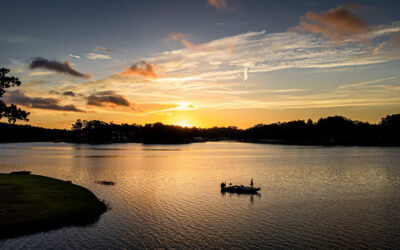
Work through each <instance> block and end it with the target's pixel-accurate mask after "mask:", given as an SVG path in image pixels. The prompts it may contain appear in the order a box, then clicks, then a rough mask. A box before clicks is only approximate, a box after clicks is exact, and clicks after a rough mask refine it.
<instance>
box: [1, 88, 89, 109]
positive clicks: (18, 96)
mask: <svg viewBox="0 0 400 250" xmlns="http://www.w3.org/2000/svg"><path fill="white" fill-rule="evenodd" d="M5 100H6V101H8V102H10V103H15V104H20V105H23V106H25V107H29V108H37V109H50V110H60V111H72V112H84V111H83V110H80V109H78V108H77V107H75V105H60V104H59V102H60V101H61V100H60V99H57V98H42V97H29V96H27V95H25V94H24V93H22V92H21V91H19V90H15V91H10V92H9V93H7V96H6V98H5Z"/></svg>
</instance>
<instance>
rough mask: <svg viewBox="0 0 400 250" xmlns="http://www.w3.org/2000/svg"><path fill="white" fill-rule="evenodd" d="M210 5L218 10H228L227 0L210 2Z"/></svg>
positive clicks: (209, 0) (210, 0)
mask: <svg viewBox="0 0 400 250" xmlns="http://www.w3.org/2000/svg"><path fill="white" fill-rule="evenodd" d="M208 3H209V4H211V5H212V6H214V7H215V8H216V9H217V10H226V9H227V8H228V4H227V2H226V1H225V0H208Z"/></svg>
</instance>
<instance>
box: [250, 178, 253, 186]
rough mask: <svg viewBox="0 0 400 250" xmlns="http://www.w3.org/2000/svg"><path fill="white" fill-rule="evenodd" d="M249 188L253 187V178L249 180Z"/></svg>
mask: <svg viewBox="0 0 400 250" xmlns="http://www.w3.org/2000/svg"><path fill="white" fill-rule="evenodd" d="M250 186H251V187H253V178H251V181H250Z"/></svg>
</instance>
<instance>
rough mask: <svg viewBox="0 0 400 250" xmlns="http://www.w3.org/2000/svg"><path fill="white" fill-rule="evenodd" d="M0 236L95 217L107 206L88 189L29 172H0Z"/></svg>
mask: <svg viewBox="0 0 400 250" xmlns="http://www.w3.org/2000/svg"><path fill="white" fill-rule="evenodd" d="M0 201H1V203H0V204H2V205H1V207H0V240H6V239H10V238H15V237H20V236H25V235H29V234H34V233H39V232H45V231H50V230H55V229H59V228H62V227H66V226H86V225H90V224H93V223H95V222H97V221H98V219H99V218H100V216H101V215H102V214H103V213H104V212H106V210H107V206H106V205H105V203H104V202H103V201H100V200H99V199H98V198H97V197H96V196H95V195H94V194H93V193H92V192H91V191H90V190H88V189H86V188H84V187H81V186H78V185H75V184H72V183H71V182H69V181H62V180H58V179H54V178H50V177H46V176H41V175H31V174H30V173H29V172H14V173H9V174H0Z"/></svg>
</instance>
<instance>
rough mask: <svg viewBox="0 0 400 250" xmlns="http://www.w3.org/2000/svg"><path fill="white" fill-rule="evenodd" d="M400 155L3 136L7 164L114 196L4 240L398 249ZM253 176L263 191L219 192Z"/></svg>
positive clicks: (399, 151)
mask: <svg viewBox="0 0 400 250" xmlns="http://www.w3.org/2000/svg"><path fill="white" fill-rule="evenodd" d="M399 163H400V148H390V147H316V146H286V145H267V144H251V143H239V142H207V143H194V144H186V145H142V144H135V143H127V144H109V145H82V144H67V143H9V144H0V172H10V171H19V170H30V171H32V173H33V174H39V175H46V176H50V177H54V178H58V179H62V180H71V181H72V182H73V183H75V184H78V185H81V186H84V187H86V188H88V189H90V190H91V191H93V192H94V193H95V194H96V195H97V197H99V198H100V199H102V200H105V201H106V202H107V203H108V204H109V205H110V206H111V210H109V211H107V212H106V213H105V214H103V215H102V216H101V218H100V220H99V221H98V222H97V223H95V224H93V225H90V226H86V227H67V228H62V229H58V230H54V231H50V232H45V233H40V234H34V235H29V236H24V237H20V238H15V239H9V240H3V241H0V248H4V249H5V248H7V249H8V248H14V249H15V248H16V249H18V248H20V249H25V248H41V249H43V248H104V249H108V248H155V247H166V248H236V247H239V248H349V247H351V248H366V247H369V248H396V247H398V246H399V245H400V212H399V211H400V164H399ZM251 178H254V185H255V186H260V187H261V191H260V194H259V195H243V194H242V195H238V194H222V193H221V192H220V183H221V182H222V181H226V182H227V183H229V182H232V183H233V184H244V185H249V183H250V180H251ZM103 180H105V181H113V182H115V183H116V184H115V185H114V186H105V185H99V184H96V183H95V181H103Z"/></svg>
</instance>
